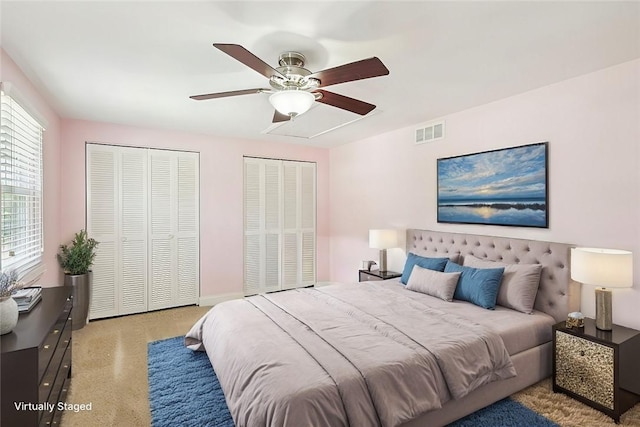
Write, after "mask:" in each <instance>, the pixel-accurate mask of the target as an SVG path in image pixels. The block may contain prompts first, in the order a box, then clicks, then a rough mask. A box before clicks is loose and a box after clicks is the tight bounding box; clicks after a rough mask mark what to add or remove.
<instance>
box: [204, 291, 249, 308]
mask: <svg viewBox="0 0 640 427" xmlns="http://www.w3.org/2000/svg"><path fill="white" fill-rule="evenodd" d="M242 298H244V294H243V293H242V292H233V293H228V294H216V295H206V296H201V297H200V298H199V299H198V305H199V306H214V305H216V304H219V303H221V302H225V301H230V300H233V299H242Z"/></svg>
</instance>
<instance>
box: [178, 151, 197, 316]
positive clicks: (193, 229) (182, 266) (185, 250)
mask: <svg viewBox="0 0 640 427" xmlns="http://www.w3.org/2000/svg"><path fill="white" fill-rule="evenodd" d="M199 162H200V158H199V155H198V154H197V153H178V154H177V168H178V172H177V186H176V187H177V217H176V222H177V223H176V224H175V236H176V241H177V246H178V247H177V254H176V255H177V267H178V270H177V277H176V282H177V296H176V299H175V305H187V304H195V303H197V302H198V297H199V295H200V214H199V212H200V202H199V194H200V173H199V170H200V168H199Z"/></svg>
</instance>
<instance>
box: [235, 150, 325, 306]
mask: <svg viewBox="0 0 640 427" xmlns="http://www.w3.org/2000/svg"><path fill="white" fill-rule="evenodd" d="M315 167H316V166H315V163H306V162H293V161H291V162H290V161H282V160H269V159H256V158H245V164H244V168H245V169H244V230H245V236H244V239H245V241H244V268H245V271H244V278H245V279H244V280H245V281H244V292H245V295H253V294H256V293H261V292H271V291H277V290H282V289H291V288H295V287H301V286H308V285H313V284H314V283H315V280H316V271H315V264H316V263H315V259H316V249H315V248H316V246H315V245H316V244H315V233H316V232H315V224H316V214H315V211H316V190H315V179H316V178H315V177H316V172H315V171H316V169H315Z"/></svg>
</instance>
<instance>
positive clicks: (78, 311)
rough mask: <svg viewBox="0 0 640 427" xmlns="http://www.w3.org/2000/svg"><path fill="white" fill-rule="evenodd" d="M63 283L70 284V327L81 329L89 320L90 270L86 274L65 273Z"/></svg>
mask: <svg viewBox="0 0 640 427" xmlns="http://www.w3.org/2000/svg"><path fill="white" fill-rule="evenodd" d="M64 285H65V286H72V287H73V291H72V295H73V311H72V314H71V318H72V323H71V329H72V330H74V331H75V330H76V329H82V328H84V325H86V324H87V323H88V322H89V303H90V302H91V272H88V273H86V274H65V275H64Z"/></svg>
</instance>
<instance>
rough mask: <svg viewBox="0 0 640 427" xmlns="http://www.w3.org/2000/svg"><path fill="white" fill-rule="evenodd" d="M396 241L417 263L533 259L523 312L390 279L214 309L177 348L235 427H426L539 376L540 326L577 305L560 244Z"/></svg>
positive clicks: (430, 237)
mask: <svg viewBox="0 0 640 427" xmlns="http://www.w3.org/2000/svg"><path fill="white" fill-rule="evenodd" d="M406 242H407V245H406V250H407V253H412V254H414V255H417V256H420V257H426V259H449V260H453V261H456V262H458V263H460V264H467V262H475V263H480V264H482V263H487V262H490V261H491V262H494V263H502V264H495V265H503V266H504V265H510V266H523V267H525V268H528V266H530V265H534V264H538V265H539V266H541V267H539V269H538V272H539V274H540V276H539V277H540V279H539V287H538V290H537V294H535V303H534V304H533V300H532V305H533V310H532V311H531V313H530V314H527V313H523V312H522V311H517V310H514V309H511V308H506V307H503V306H500V305H497V306H496V307H495V309H493V310H487V309H486V308H483V307H479V306H478V305H475V304H471V303H469V302H465V301H459V300H453V301H444V300H442V299H440V298H434V297H433V296H429V295H426V294H424V293H422V292H414V291H411V290H408V289H407V288H408V287H409V286H405V284H402V283H400V282H399V281H398V280H397V279H396V280H390V281H384V282H364V283H360V284H337V285H332V286H326V287H320V288H310V289H298V290H292V291H285V292H279V293H274V294H268V295H257V296H254V297H250V298H245V299H243V300H234V301H228V302H225V303H221V304H219V305H217V306H215V307H214V308H212V309H211V310H210V311H209V312H208V313H207V314H206V315H205V316H203V318H201V319H200V320H199V321H198V322H197V323H196V324H195V325H194V326H193V328H192V329H191V331H190V332H189V333H188V334H187V337H186V339H185V342H186V344H187V345H188V346H189V347H190V348H192V349H194V350H201V351H202V350H206V352H207V355H208V357H209V359H210V360H211V363H212V365H213V367H214V369H215V371H216V374H217V376H218V379H219V380H220V384H221V386H222V389H223V391H224V394H225V397H226V400H227V404H228V406H229V409H230V411H231V414H232V416H233V418H234V421H235V423H236V425H237V426H238V427H240V426H254V425H274V426H281V425H283V426H284V425H286V426H302V425H313V426H324V425H326V426H336V427H337V426H348V425H371V426H376V425H379V426H385V427H386V426H405V427H409V426H424V425H429V426H438V425H444V424H446V423H449V422H451V421H454V420H456V419H458V418H461V417H463V416H464V415H467V414H469V413H472V412H474V411H476V410H477V409H479V408H482V407H484V406H487V405H489V404H491V403H493V402H495V401H497V400H500V399H502V398H504V397H507V396H509V395H511V394H512V393H514V392H516V391H519V390H522V389H523V388H525V387H527V386H529V385H531V384H534V383H536V382H538V381H540V380H541V379H543V378H546V377H548V376H549V375H550V373H551V331H552V329H551V326H552V325H553V324H554V323H555V322H558V321H560V320H562V319H565V318H566V315H567V313H569V312H570V311H575V310H577V309H578V307H579V302H580V294H579V292H580V288H579V285H578V284H577V283H575V282H573V281H572V280H571V279H570V274H569V249H570V246H569V245H567V244H562V243H551V242H541V241H530V240H521V239H511V238H501V237H490V236H480V235H471V234H458V233H447V232H435V231H428V230H407V235H406ZM414 255H412V256H411V257H414ZM465 258H466V261H465ZM493 265H494V264H490V265H489V267H491V266H493ZM447 268H448V267H447ZM510 268H511V267H510ZM413 271H414V273H413V274H415V272H416V271H417V268H415V269H414V270H413ZM415 277H417V275H415V276H414V278H413V279H411V278H410V280H412V281H414V282H415V280H417V279H415ZM414 279H415V280H414ZM412 285H413V284H412ZM463 356H464V357H463Z"/></svg>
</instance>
